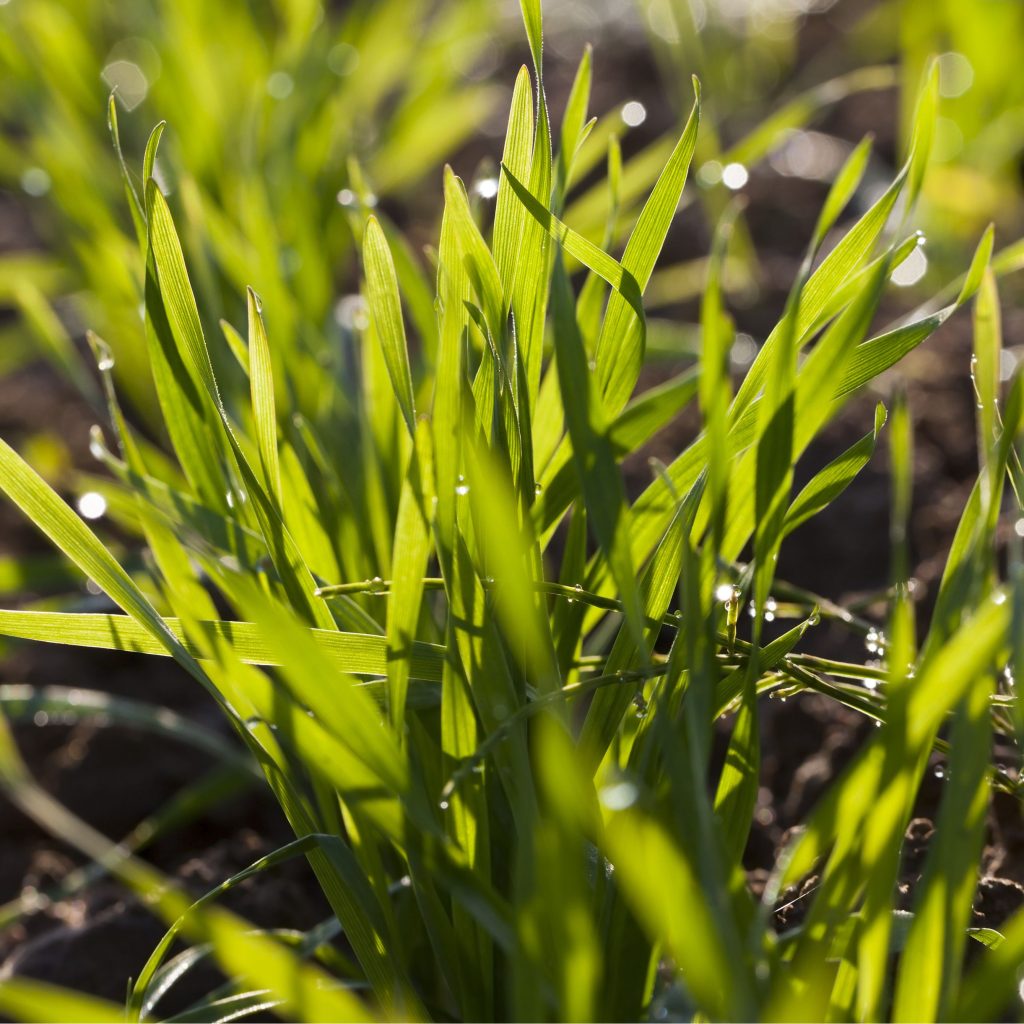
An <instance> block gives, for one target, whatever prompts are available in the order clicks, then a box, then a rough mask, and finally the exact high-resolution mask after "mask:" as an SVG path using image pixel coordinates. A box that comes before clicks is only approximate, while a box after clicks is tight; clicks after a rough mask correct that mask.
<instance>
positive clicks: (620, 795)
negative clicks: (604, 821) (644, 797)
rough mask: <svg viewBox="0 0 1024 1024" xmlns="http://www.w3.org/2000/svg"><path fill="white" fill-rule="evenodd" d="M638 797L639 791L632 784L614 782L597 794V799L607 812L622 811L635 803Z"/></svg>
mask: <svg viewBox="0 0 1024 1024" xmlns="http://www.w3.org/2000/svg"><path fill="white" fill-rule="evenodd" d="M639 795H640V792H639V790H638V789H637V788H636V786H634V785H633V783H632V782H616V783H613V784H612V785H610V786H604V787H603V788H602V789H601V792H600V793H599V794H598V798H599V799H600V801H601V803H603V804H604V805H605V807H607V808H608V810H610V811H624V810H625V809H626V808H627V807H632V806H633V804H635V803H636V801H637V797H638V796H639Z"/></svg>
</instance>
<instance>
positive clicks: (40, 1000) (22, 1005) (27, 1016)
mask: <svg viewBox="0 0 1024 1024" xmlns="http://www.w3.org/2000/svg"><path fill="white" fill-rule="evenodd" d="M0 1009H2V1010H3V1012H4V1014H5V1015H6V1016H9V1017H10V1018H11V1020H19V1021H25V1022H26V1024H30V1022H32V1024H34V1022H36V1021H38V1022H39V1024H50V1022H53V1024H59V1022H61V1021H69V1020H73V1021H80V1022H81V1024H94V1022H95V1024H115V1022H119V1021H123V1020H124V1019H125V1017H124V1007H123V1006H119V1005H118V1004H117V1003H111V1002H109V1001H108V1000H106V999H97V998H96V997H95V996H87V995H83V994H82V993H81V992H75V991H73V990H72V989H69V988H63V987H61V986H60V985H52V984H50V983H49V982H45V981H34V980H33V979H31V978H8V979H7V980H5V981H3V982H0Z"/></svg>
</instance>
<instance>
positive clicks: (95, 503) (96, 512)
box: [78, 491, 107, 519]
mask: <svg viewBox="0 0 1024 1024" xmlns="http://www.w3.org/2000/svg"><path fill="white" fill-rule="evenodd" d="M78 511H79V513H80V514H81V516H82V518H83V519H100V518H102V516H103V515H104V513H105V512H106V511H107V499H106V498H104V497H103V495H102V494H100V493H99V492H98V491H86V492H85V494H83V495H82V496H81V497H80V498H79V499H78Z"/></svg>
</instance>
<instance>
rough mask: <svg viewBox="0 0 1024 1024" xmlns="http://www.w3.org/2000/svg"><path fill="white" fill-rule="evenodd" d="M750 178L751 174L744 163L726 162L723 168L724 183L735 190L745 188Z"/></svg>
mask: <svg viewBox="0 0 1024 1024" xmlns="http://www.w3.org/2000/svg"><path fill="white" fill-rule="evenodd" d="M749 180H750V174H749V172H748V171H747V169H746V167H744V166H743V164H736V163H732V164H726V165H725V167H723V168H722V184H723V185H724V186H725V187H726V188H727V189H729V190H731V191H733V192H736V191H738V190H739V189H741V188H743V186H744V185H746V183H747V182H748V181H749Z"/></svg>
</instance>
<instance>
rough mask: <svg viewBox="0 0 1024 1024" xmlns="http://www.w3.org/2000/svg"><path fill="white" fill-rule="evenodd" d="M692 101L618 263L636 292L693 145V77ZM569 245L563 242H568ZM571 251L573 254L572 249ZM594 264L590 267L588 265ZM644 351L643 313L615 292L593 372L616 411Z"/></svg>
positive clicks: (696, 122) (650, 266)
mask: <svg viewBox="0 0 1024 1024" xmlns="http://www.w3.org/2000/svg"><path fill="white" fill-rule="evenodd" d="M693 90H694V103H693V109H692V111H691V112H690V116H689V119H688V120H687V122H686V126H685V127H684V129H683V133H682V135H681V136H680V137H679V141H678V142H677V143H676V146H675V149H673V151H672V155H671V156H670V157H669V159H668V163H667V164H666V165H665V168H664V170H663V171H662V172H661V176H660V177H659V178H658V181H657V183H656V184H655V186H654V190H653V191H652V192H651V195H650V198H649V199H648V200H647V202H646V203H645V204H644V208H643V211H642V212H641V214H640V218H639V220H638V221H637V223H636V227H635V228H634V229H633V233H632V234H631V235H630V237H629V241H628V242H627V243H626V249H625V252H623V254H622V266H623V269H624V270H625V271H627V272H628V273H629V274H630V275H631V277H632V278H633V280H635V281H636V282H637V286H638V288H639V290H640V291H641V292H643V290H644V288H646V287H647V282H648V281H649V280H650V277H651V273H652V272H653V271H654V264H655V263H656V262H657V260H658V256H659V254H660V253H661V248H662V246H663V245H664V243H665V236H666V235H667V234H668V229H669V227H670V226H671V224H672V220H673V218H674V217H675V212H676V208H677V207H678V206H679V200H680V197H681V196H682V194H683V187H684V186H685V184H686V176H687V173H688V171H689V169H690V161H691V160H692V159H693V152H694V148H695V147H696V145H697V130H698V128H699V126H700V85H699V83H698V82H697V79H696V78H695V79H694V80H693ZM567 249H568V247H567ZM573 255H575V254H574V253H573ZM592 269H593V268H592ZM643 355H644V325H643V319H642V317H641V318H640V320H639V321H637V320H636V319H634V317H633V315H632V311H631V309H630V304H629V303H628V302H626V301H625V300H624V299H623V298H622V297H620V296H619V295H613V296H612V298H611V299H610V300H609V302H608V309H607V311H606V312H605V319H604V324H603V325H602V327H601V334H600V337H599V338H598V342H597V372H598V379H599V381H600V386H601V392H602V395H603V397H604V400H605V403H606V404H607V406H608V408H609V409H610V410H611V412H612V413H617V412H618V411H619V410H620V409H621V408H622V407H623V406H624V405H625V404H626V402H627V401H628V400H629V397H630V395H631V394H632V392H633V388H634V386H635V385H636V381H637V377H638V376H639V373H640V366H641V364H642V362H643Z"/></svg>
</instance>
